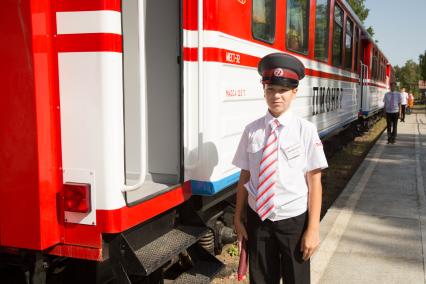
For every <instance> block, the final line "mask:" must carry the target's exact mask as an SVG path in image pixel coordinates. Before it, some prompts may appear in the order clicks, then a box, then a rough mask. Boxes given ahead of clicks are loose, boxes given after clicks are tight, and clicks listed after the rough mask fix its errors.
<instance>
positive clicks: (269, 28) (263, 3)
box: [252, 0, 275, 43]
mask: <svg viewBox="0 0 426 284" xmlns="http://www.w3.org/2000/svg"><path fill="white" fill-rule="evenodd" d="M252 18H253V26H252V28H253V37H254V38H255V39H258V40H261V41H266V42H268V43H273V42H274V39H275V0H253V15H252Z"/></svg>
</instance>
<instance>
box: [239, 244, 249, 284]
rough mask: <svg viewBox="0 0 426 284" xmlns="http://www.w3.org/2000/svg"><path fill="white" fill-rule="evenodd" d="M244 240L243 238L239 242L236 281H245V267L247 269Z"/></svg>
mask: <svg viewBox="0 0 426 284" xmlns="http://www.w3.org/2000/svg"><path fill="white" fill-rule="evenodd" d="M246 242H247V241H246V240H245V239H244V238H243V240H242V241H241V249H240V263H239V264H238V281H243V280H244V279H246V274H247V267H248V253H247V244H246Z"/></svg>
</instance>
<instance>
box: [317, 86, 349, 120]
mask: <svg viewBox="0 0 426 284" xmlns="http://www.w3.org/2000/svg"><path fill="white" fill-rule="evenodd" d="M342 97H343V88H330V87H327V88H326V87H313V96H312V115H317V114H320V113H325V112H330V111H334V110H336V109H341V108H342Z"/></svg>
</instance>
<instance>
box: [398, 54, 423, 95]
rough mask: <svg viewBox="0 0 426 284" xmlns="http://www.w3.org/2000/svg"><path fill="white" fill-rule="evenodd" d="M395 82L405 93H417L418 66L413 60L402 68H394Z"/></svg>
mask: <svg viewBox="0 0 426 284" xmlns="http://www.w3.org/2000/svg"><path fill="white" fill-rule="evenodd" d="M394 69H395V77H396V80H397V81H398V82H399V83H400V85H399V87H400V88H405V89H406V90H407V92H410V93H415V94H418V93H419V85H418V82H419V80H420V68H419V65H418V64H417V63H416V62H414V61H413V60H411V59H410V60H408V61H407V62H405V65H404V66H403V67H399V66H398V65H397V66H395V67H394Z"/></svg>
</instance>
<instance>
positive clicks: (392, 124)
mask: <svg viewBox="0 0 426 284" xmlns="http://www.w3.org/2000/svg"><path fill="white" fill-rule="evenodd" d="M398 117H399V113H397V112H395V113H390V112H387V113H386V126H387V131H388V141H389V142H391V141H395V138H396V134H397V129H398Z"/></svg>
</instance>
